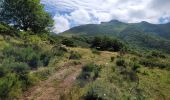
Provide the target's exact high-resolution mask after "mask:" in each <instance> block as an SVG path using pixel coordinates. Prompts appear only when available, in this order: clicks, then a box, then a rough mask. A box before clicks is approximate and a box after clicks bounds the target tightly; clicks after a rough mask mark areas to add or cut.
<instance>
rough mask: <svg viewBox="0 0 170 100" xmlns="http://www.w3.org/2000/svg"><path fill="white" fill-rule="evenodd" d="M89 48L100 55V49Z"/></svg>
mask: <svg viewBox="0 0 170 100" xmlns="http://www.w3.org/2000/svg"><path fill="white" fill-rule="evenodd" d="M91 50H92V53H94V54H97V55H100V51H98V50H97V49H95V48H93V49H91Z"/></svg>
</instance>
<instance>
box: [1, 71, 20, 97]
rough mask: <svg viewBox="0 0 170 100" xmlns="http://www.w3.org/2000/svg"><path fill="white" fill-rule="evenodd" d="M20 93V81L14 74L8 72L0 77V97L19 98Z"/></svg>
mask: <svg viewBox="0 0 170 100" xmlns="http://www.w3.org/2000/svg"><path fill="white" fill-rule="evenodd" d="M21 95H22V83H21V81H19V79H18V78H17V76H16V75H15V74H9V75H7V76H6V77H4V78H2V79H0V99H1V100H12V99H19V97H20V96H21Z"/></svg>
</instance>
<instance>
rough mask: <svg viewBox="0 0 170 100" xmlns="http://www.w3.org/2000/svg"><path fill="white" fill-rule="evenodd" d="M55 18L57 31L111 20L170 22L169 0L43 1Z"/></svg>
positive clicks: (55, 30)
mask: <svg viewBox="0 0 170 100" xmlns="http://www.w3.org/2000/svg"><path fill="white" fill-rule="evenodd" d="M41 3H42V4H43V5H44V6H45V10H46V11H47V12H49V13H50V14H51V15H52V17H53V19H54V29H53V31H54V32H55V33H60V32H63V31H66V30H68V29H70V28H72V27H75V26H79V25H84V24H100V23H101V22H108V21H110V20H119V21H122V22H127V23H137V22H141V21H147V22H150V23H154V24H160V23H168V22H170V0H41Z"/></svg>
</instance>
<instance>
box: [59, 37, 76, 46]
mask: <svg viewBox="0 0 170 100" xmlns="http://www.w3.org/2000/svg"><path fill="white" fill-rule="evenodd" d="M61 43H62V44H63V45H66V46H69V47H74V46H75V45H74V41H73V40H71V39H63V40H62V42H61Z"/></svg>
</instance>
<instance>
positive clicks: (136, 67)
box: [132, 63, 141, 71]
mask: <svg viewBox="0 0 170 100" xmlns="http://www.w3.org/2000/svg"><path fill="white" fill-rule="evenodd" d="M140 67H141V66H140V65H139V64H138V63H134V65H133V67H132V70H133V71H137V70H138V69H139V68H140Z"/></svg>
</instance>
